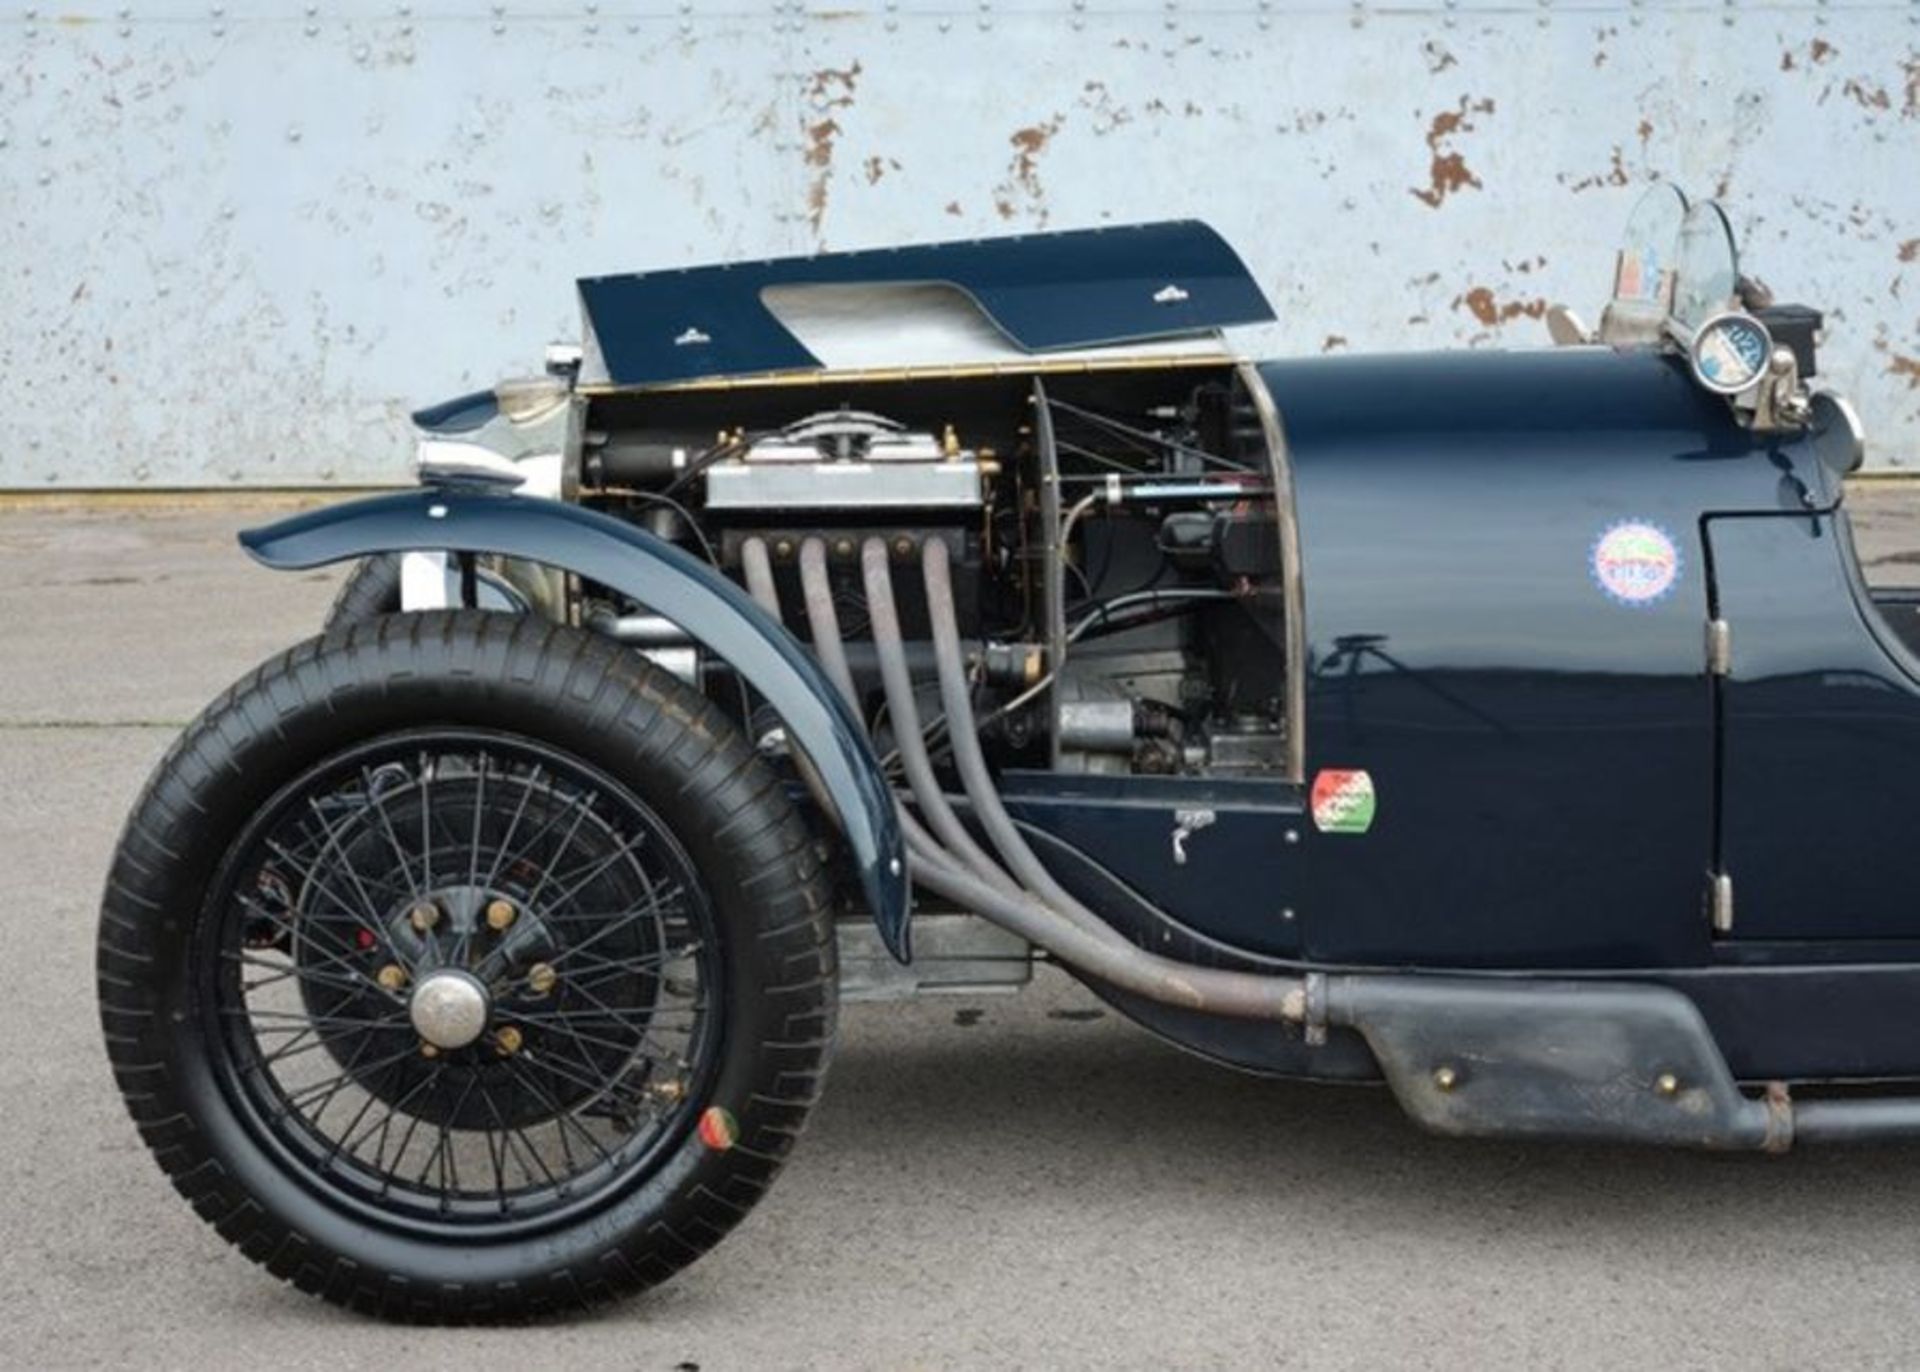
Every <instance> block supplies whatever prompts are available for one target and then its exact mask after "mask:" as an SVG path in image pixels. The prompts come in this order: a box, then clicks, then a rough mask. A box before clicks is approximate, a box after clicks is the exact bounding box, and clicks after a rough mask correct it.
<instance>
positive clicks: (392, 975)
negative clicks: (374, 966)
mask: <svg viewBox="0 0 1920 1372" xmlns="http://www.w3.org/2000/svg"><path fill="white" fill-rule="evenodd" d="M373 979H374V980H375V981H377V982H379V983H380V984H381V985H382V986H384V987H385V988H386V989H387V990H389V991H398V990H399V989H400V988H401V987H402V986H405V985H406V984H407V969H406V968H404V967H402V966H400V965H399V964H398V963H394V962H389V963H388V964H387V965H386V966H385V967H382V968H381V969H380V970H379V971H378V972H375V973H374V974H373Z"/></svg>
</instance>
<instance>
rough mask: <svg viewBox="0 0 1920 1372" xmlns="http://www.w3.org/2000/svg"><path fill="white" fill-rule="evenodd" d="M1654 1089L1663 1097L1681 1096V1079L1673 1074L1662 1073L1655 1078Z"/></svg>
mask: <svg viewBox="0 0 1920 1372" xmlns="http://www.w3.org/2000/svg"><path fill="white" fill-rule="evenodd" d="M1653 1089H1654V1090H1656V1091H1658V1092H1659V1093H1660V1094H1661V1095H1663V1096H1677V1095H1679V1094H1680V1078H1678V1077H1676V1076H1675V1075H1674V1074H1673V1073H1671V1072H1662V1073H1661V1074H1660V1075H1659V1076H1657V1077H1655V1078H1654V1081H1653Z"/></svg>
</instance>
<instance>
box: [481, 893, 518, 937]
mask: <svg viewBox="0 0 1920 1372" xmlns="http://www.w3.org/2000/svg"><path fill="white" fill-rule="evenodd" d="M519 913H520V912H519V911H518V910H516V909H514V908H513V902H512V901H510V900H490V901H488V902H487V928H489V929H491V930H493V931H494V932H495V933H503V932H505V931H506V929H507V927H508V926H509V925H511V924H512V923H513V921H514V917H515V916H517V915H518V914H519Z"/></svg>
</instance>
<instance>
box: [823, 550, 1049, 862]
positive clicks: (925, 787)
mask: <svg viewBox="0 0 1920 1372" xmlns="http://www.w3.org/2000/svg"><path fill="white" fill-rule="evenodd" d="M933 541H934V542H936V543H937V542H939V540H938V539H935V540H933ZM860 572H861V576H862V578H863V579H864V580H865V582H866V587H867V614H868V617H869V618H870V619H871V620H872V623H873V646H874V649H875V652H876V655H877V656H878V658H879V663H880V684H881V686H882V687H883V688H884V689H885V691H886V693H887V710H888V713H890V714H891V715H892V716H893V732H894V737H895V738H896V739H897V740H898V746H899V749H900V763H901V766H902V767H903V768H904V769H905V770H906V774H907V785H908V787H909V788H910V789H911V790H912V792H913V798H914V801H915V802H916V803H917V804H918V805H919V806H920V812H921V813H922V814H923V815H925V816H926V821H927V824H928V825H929V826H930V827H931V828H932V830H933V832H934V834H936V835H938V836H939V841H940V842H941V843H944V844H945V845H946V847H947V849H948V852H949V856H950V858H951V860H952V861H953V862H954V863H955V864H956V865H957V866H958V867H961V868H963V869H965V870H967V871H969V872H972V873H974V874H975V875H976V876H978V877H979V878H980V879H981V880H982V881H983V882H986V883H987V884H989V885H990V886H992V887H993V889H995V890H997V891H999V892H1000V893H1001V894H1002V895H1007V896H1017V895H1020V894H1021V890H1020V885H1019V883H1018V882H1016V881H1014V879H1013V878H1012V877H1010V876H1008V875H1007V874H1006V873H1005V872H1004V871H1002V870H1001V869H1000V866H999V864H998V863H996V862H995V861H994V860H993V859H992V858H991V857H990V856H988V854H987V851H986V850H985V849H984V848H982V847H981V846H980V845H979V844H978V843H975V842H974V840H973V835H972V834H969V833H968V832H967V828H966V826H965V825H964V824H962V823H961V822H960V818H959V816H957V815H956V814H954V813H953V807H952V806H951V805H949V804H947V798H946V796H945V795H943V794H942V793H941V790H940V782H939V779H938V778H937V777H935V776H934V774H933V763H932V761H931V760H930V759H929V758H928V757H927V745H926V739H925V737H924V736H923V735H922V733H921V731H920V711H919V708H918V707H917V706H916V705H915V704H914V700H913V680H912V678H911V677H910V676H909V675H908V673H907V650H906V644H905V641H904V640H903V639H902V637H901V634H900V614H899V611H898V610H897V609H896V608H895V607H894V602H893V568H892V566H891V565H890V564H889V561H888V554H887V545H886V544H885V543H883V542H881V541H880V540H879V539H877V538H870V539H868V540H867V541H866V542H865V543H864V544H863V545H861V548H860Z"/></svg>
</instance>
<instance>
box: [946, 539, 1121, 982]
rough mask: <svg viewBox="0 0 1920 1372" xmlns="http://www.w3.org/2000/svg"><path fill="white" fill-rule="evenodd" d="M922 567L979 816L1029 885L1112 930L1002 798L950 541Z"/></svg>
mask: <svg viewBox="0 0 1920 1372" xmlns="http://www.w3.org/2000/svg"><path fill="white" fill-rule="evenodd" d="M921 570H922V572H923V573H924V575H925V578H926V585H927V617H928V619H929V620H930V621H931V622H932V624H933V656H934V661H935V662H936V663H938V664H939V669H940V703H941V706H942V707H943V708H944V709H945V710H946V712H947V738H948V741H949V742H950V744H951V745H952V748H953V763H954V766H955V768H957V769H958V770H959V773H960V782H961V784H962V785H963V786H964V787H965V788H966V792H967V799H968V801H970V802H971V803H972V805H973V813H974V817H975V818H976V819H978V820H979V821H980V826H981V827H982V828H983V829H985V830H986V831H987V837H988V838H989V839H991V840H992V842H993V846H994V847H995V848H996V849H997V850H999V853H1000V857H1001V860H1002V861H1004V862H1005V863H1006V864H1007V866H1008V867H1009V868H1011V869H1012V871H1013V874H1014V875H1015V876H1016V877H1018V878H1019V879H1020V880H1021V881H1022V882H1023V883H1025V885H1026V887H1027V889H1029V890H1031V891H1033V892H1034V893H1035V894H1036V895H1038V896H1039V897H1040V898H1041V900H1042V901H1043V902H1044V903H1045V904H1047V905H1049V906H1052V907H1053V908H1054V909H1055V910H1058V911H1059V912H1060V913H1061V914H1063V915H1066V916H1067V917H1068V918H1069V919H1071V920H1073V922H1074V923H1075V924H1079V925H1081V926H1083V927H1086V926H1089V925H1097V926H1098V927H1099V928H1101V929H1103V930H1106V931H1107V932H1109V933H1112V932H1113V926H1112V925H1110V924H1108V923H1107V922H1106V921H1105V920H1103V919H1101V918H1100V917H1099V916H1098V915H1096V914H1094V913H1093V912H1092V911H1091V910H1089V909H1087V908H1086V907H1085V906H1084V905H1082V904H1081V903H1080V902H1079V901H1077V900H1075V899H1074V898H1073V896H1072V895H1071V894H1069V893H1068V891H1067V889H1066V888H1065V887H1063V886H1062V885H1061V884H1060V883H1059V882H1057V881H1055V880H1054V879H1053V873H1051V872H1049V871H1048V870H1047V869H1046V867H1045V866H1044V865H1043V864H1042V863H1041V861H1040V859H1039V858H1037V857H1035V856H1034V852H1033V849H1032V848H1030V847H1028V846H1027V841H1026V840H1025V839H1024V838H1022V837H1021V836H1020V831H1019V830H1018V829H1016V828H1015V827H1014V824H1013V819H1012V817H1011V816H1010V815H1008V814H1007V809H1006V806H1004V805H1002V804H1001V803H1000V793H999V791H997V790H996V789H995V788H994V785H993V777H992V774H991V773H989V772H988V770H987V758H986V754H984V753H982V752H981V751H980V734H979V726H978V725H977V724H976V723H975V722H974V716H973V701H972V700H971V699H969V698H968V695H967V673H966V664H965V662H964V661H963V660H962V658H961V655H960V626H959V623H958V622H957V621H956V619H955V618H954V612H953V572H952V568H951V567H950V566H949V565H948V561H947V545H946V544H945V543H942V542H941V541H940V540H939V539H937V538H934V539H928V540H927V546H926V552H925V553H924V555H923V557H922V562H921ZM1128 946H1131V945H1128Z"/></svg>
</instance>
